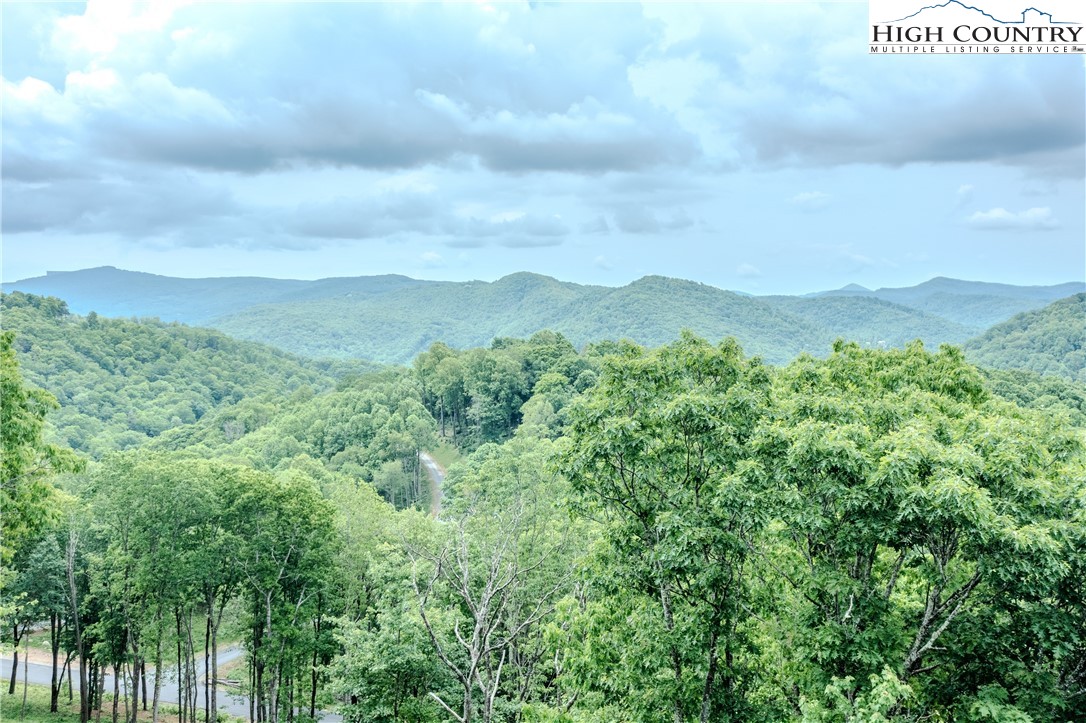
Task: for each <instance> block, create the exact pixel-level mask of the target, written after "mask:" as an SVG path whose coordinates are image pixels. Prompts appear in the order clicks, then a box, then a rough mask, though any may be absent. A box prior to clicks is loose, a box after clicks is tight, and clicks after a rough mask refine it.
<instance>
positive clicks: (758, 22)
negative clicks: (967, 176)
mask: <svg viewBox="0 0 1086 723" xmlns="http://www.w3.org/2000/svg"><path fill="white" fill-rule="evenodd" d="M700 11H701V22H699V23H697V24H696V25H695V26H694V27H693V28H692V29H691V28H689V27H688V30H687V37H686V38H685V39H684V40H683V42H681V43H676V44H674V45H672V46H671V47H669V48H668V49H667V50H666V51H664V52H662V53H660V54H659V56H658V57H654V56H652V55H649V56H648V57H647V58H646V60H645V61H643V62H645V63H648V64H651V63H661V64H662V63H666V62H669V61H671V60H672V59H674V58H675V57H683V56H695V57H697V59H698V60H699V62H700V63H702V64H705V63H710V64H712V65H713V66H715V70H716V72H715V73H714V74H712V75H711V78H710V79H709V80H707V81H706V82H705V84H704V87H702V88H700V92H699V93H697V94H696V95H695V96H693V97H692V99H691V100H689V101H688V102H687V105H686V107H687V108H692V109H694V110H698V111H700V112H701V116H702V119H701V120H699V121H697V122H688V123H687V125H686V128H687V130H691V131H695V132H696V133H697V134H698V135H699V140H700V142H701V144H702V146H703V147H706V148H714V147H715V145H716V144H718V143H719V142H720V141H721V140H726V141H727V145H726V146H724V148H723V150H721V151H720V156H721V160H722V161H726V162H733V163H738V164H740V165H743V166H746V167H759V168H780V167H797V166H814V167H832V166H843V165H850V164H878V165H887V166H901V165H905V164H917V163H960V162H992V163H1001V164H1007V165H1012V166H1018V167H1021V168H1025V169H1028V170H1029V171H1030V172H1032V173H1037V174H1041V175H1060V176H1067V175H1071V176H1077V177H1081V176H1082V174H1083V162H1082V158H1083V154H1082V148H1083V143H1084V138H1086V116H1084V114H1083V113H1082V101H1083V96H1084V93H1086V82H1084V74H1083V73H1082V63H1081V61H1079V60H1078V59H1077V58H1072V57H1066V58H1053V59H1052V60H1053V62H1051V63H1045V64H1038V63H1035V62H1031V58H1028V57H1021V58H1009V60H1010V61H1011V64H1010V65H1009V66H1008V65H1007V64H1002V65H1000V64H996V63H993V62H991V60H992V59H991V58H985V57H981V56H971V57H967V56H962V57H959V58H957V61H958V62H955V63H952V64H939V65H938V66H936V65H934V64H929V65H925V66H919V65H915V64H905V63H901V62H900V58H896V57H869V56H868V53H867V48H866V45H864V44H863V43H861V42H856V36H855V30H854V28H855V27H858V26H859V25H862V22H863V20H862V18H863V14H864V13H866V12H867V8H866V5H856V4H846V3H837V4H828V3H823V4H814V3H811V4H796V3H787V4H776V5H763V4H758V5H755V4H746V5H744V4H739V5H737V4H734V3H727V4H717V5H706V6H700ZM673 12H675V14H676V15H678V14H679V13H678V12H677V11H673ZM687 20H688V19H684V20H681V21H678V20H677V21H675V22H676V23H677V24H678V23H686V25H687V26H689V23H688V22H687ZM665 22H668V23H670V22H671V21H670V20H668V19H667V18H665ZM767 28H772V30H773V38H774V41H773V42H772V43H766V42H760V41H759V39H761V38H764V37H765V32H766V29H767ZM1005 60H1007V59H1005ZM703 75H704V74H703ZM1010 99H1014V100H1013V102H1008V101H1009V100H1010ZM1069 159H1070V161H1071V162H1070V163H1069V162H1068V161H1069Z"/></svg>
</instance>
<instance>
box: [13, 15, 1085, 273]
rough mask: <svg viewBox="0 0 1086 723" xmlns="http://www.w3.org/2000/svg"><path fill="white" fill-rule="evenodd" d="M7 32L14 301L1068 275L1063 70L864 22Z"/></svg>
mask: <svg viewBox="0 0 1086 723" xmlns="http://www.w3.org/2000/svg"><path fill="white" fill-rule="evenodd" d="M994 1H995V0H993V2H994ZM0 12H2V14H3V15H2V20H3V38H2V39H3V278H4V280H6V281H11V280H15V279H21V278H26V277H30V276H38V275H41V274H43V273H45V271H46V270H47V269H48V270H72V269H79V268H87V267H92V266H102V265H112V266H117V267H120V268H125V269H132V270H139V271H149V272H152V273H159V274H166V275H173V276H194V277H199V276H233V275H253V276H274V277H281V278H309V279H311V278H319V277H325V276H357V275H370V274H381V273H401V274H406V275H408V276H413V277H416V278H427V279H451V280H465V279H484V280H493V279H496V278H498V277H501V276H503V275H505V274H508V273H512V272H515V271H535V272H539V273H543V274H547V275H550V276H555V277H557V278H560V279H563V280H568V281H577V282H581V283H596V284H604V285H621V284H625V283H628V282H629V281H631V280H633V279H636V278H639V277H641V276H644V275H646V274H663V275H667V276H676V277H681V278H687V279H693V280H697V281H702V282H705V283H709V284H712V285H714V286H719V287H722V288H728V289H736V290H742V291H747V292H751V293H802V292H807V291H814V290H819V289H827V288H836V287H840V286H843V285H844V284H847V283H850V282H856V283H860V284H863V285H865V286H868V287H872V288H875V287H880V286H906V285H912V284H915V283H918V282H921V281H924V280H926V279H928V278H931V277H933V276H940V275H941V276H952V277H957V278H965V279H976V280H985V281H1000V282H1008V283H1020V284H1051V283H1057V282H1062V281H1069V280H1076V279H1082V278H1083V277H1084V275H1086V272H1084V266H1086V228H1084V223H1086V221H1084V217H1086V208H1084V206H1086V201H1084V198H1086V189H1084V167H1086V155H1084V125H1086V91H1084V85H1086V84H1084V78H1086V66H1084V62H1083V60H1084V56H1081V55H1078V56H1037V55H1034V56H1008V55H1001V56H962V55H943V56H877V57H869V56H868V53H867V43H866V41H867V27H866V26H867V18H868V16H867V13H868V8H867V4H866V3H865V2H860V3H840V2H839V3H784V4H772V5H766V4H764V3H717V4H681V5H662V4H648V5H637V4H618V3H608V4H577V3H566V4H550V5H548V4H540V3H508V4H506V3H495V4H486V3H457V4H435V3H415V4H391V3H388V4H380V3H373V4H360V3H322V4H315V3H310V4H287V3H260V4H245V3H199V4H191V3H184V2H160V1H157V0H156V2H154V3H126V2H122V1H121V0H107V1H106V2H90V3H87V4H85V5H84V4H82V3H79V4H53V5H50V4H11V3H6V2H5V3H2V4H0Z"/></svg>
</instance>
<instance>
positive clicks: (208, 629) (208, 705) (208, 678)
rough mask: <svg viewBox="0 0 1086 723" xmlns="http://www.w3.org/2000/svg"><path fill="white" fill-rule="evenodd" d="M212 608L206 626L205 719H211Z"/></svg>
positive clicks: (210, 722) (209, 722)
mask: <svg viewBox="0 0 1086 723" xmlns="http://www.w3.org/2000/svg"><path fill="white" fill-rule="evenodd" d="M210 686H211V608H208V609H207V625H206V626H205V627H204V720H205V721H206V722H207V723H212V721H211V689H210Z"/></svg>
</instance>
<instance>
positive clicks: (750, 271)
mask: <svg viewBox="0 0 1086 723" xmlns="http://www.w3.org/2000/svg"><path fill="white" fill-rule="evenodd" d="M735 273H737V274H738V275H739V276H740V277H741V278H744V279H757V278H759V277H760V276H761V275H762V271H761V269H759V268H758V267H757V266H755V265H753V264H739V266H738V267H736V269H735Z"/></svg>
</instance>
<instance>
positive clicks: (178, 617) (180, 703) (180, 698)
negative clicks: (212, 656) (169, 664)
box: [173, 608, 185, 723]
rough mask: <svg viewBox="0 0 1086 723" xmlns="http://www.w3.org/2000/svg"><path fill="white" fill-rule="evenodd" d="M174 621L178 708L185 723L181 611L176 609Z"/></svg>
mask: <svg viewBox="0 0 1086 723" xmlns="http://www.w3.org/2000/svg"><path fill="white" fill-rule="evenodd" d="M173 617H174V620H175V621H176V622H177V708H178V716H179V719H180V723H185V697H184V696H183V695H181V677H182V668H181V610H180V608H174V611H173Z"/></svg>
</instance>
